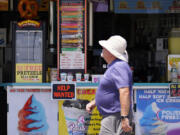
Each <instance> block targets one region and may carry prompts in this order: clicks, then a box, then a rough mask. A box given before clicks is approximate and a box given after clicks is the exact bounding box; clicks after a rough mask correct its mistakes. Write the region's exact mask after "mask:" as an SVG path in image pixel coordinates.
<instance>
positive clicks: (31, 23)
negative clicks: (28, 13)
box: [18, 20, 41, 28]
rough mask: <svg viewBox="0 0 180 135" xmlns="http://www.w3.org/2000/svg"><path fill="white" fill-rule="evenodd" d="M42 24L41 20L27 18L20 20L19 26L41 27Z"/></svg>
mask: <svg viewBox="0 0 180 135" xmlns="http://www.w3.org/2000/svg"><path fill="white" fill-rule="evenodd" d="M40 25H41V23H40V22H38V21H34V20H25V21H21V22H18V26H19V27H26V26H33V27H36V28H39V27H40Z"/></svg>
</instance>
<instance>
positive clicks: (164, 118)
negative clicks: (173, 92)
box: [135, 88, 180, 135]
mask: <svg viewBox="0 0 180 135" xmlns="http://www.w3.org/2000/svg"><path fill="white" fill-rule="evenodd" d="M136 103H137V106H136V107H137V110H136V112H135V115H136V116H135V119H136V125H135V126H136V127H135V130H136V135H180V132H179V131H180V97H176V98H174V97H171V96H170V94H169V89H167V88H156V89H153V88H151V89H147V88H145V89H138V90H136Z"/></svg>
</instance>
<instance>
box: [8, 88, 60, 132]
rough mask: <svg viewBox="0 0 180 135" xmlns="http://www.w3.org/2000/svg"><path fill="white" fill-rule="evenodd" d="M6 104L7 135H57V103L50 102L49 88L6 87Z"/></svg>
mask: <svg viewBox="0 0 180 135" xmlns="http://www.w3.org/2000/svg"><path fill="white" fill-rule="evenodd" d="M7 103H8V107H9V108H8V109H9V110H8V113H7V123H8V125H7V131H8V135H19V134H23V133H26V132H27V133H29V134H32V133H36V134H43V133H44V134H47V135H58V102H56V101H53V100H51V87H50V86H8V87H7Z"/></svg>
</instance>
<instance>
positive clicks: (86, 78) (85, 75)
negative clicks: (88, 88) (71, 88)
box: [84, 74, 89, 82]
mask: <svg viewBox="0 0 180 135" xmlns="http://www.w3.org/2000/svg"><path fill="white" fill-rule="evenodd" d="M84 81H85V82H88V81H89V74H84Z"/></svg>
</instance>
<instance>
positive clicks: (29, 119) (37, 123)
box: [18, 95, 48, 135]
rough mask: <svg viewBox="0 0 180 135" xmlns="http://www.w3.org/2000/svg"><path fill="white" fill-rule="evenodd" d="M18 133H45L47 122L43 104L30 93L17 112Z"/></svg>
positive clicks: (42, 134)
mask: <svg viewBox="0 0 180 135" xmlns="http://www.w3.org/2000/svg"><path fill="white" fill-rule="evenodd" d="M18 118H19V122H18V130H19V135H47V130H48V124H47V122H46V115H45V110H44V107H43V105H42V104H41V103H40V102H39V101H37V100H36V98H35V96H34V95H31V96H30V97H29V98H28V100H27V101H26V103H25V105H24V106H23V108H22V109H21V110H20V111H19V113H18Z"/></svg>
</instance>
